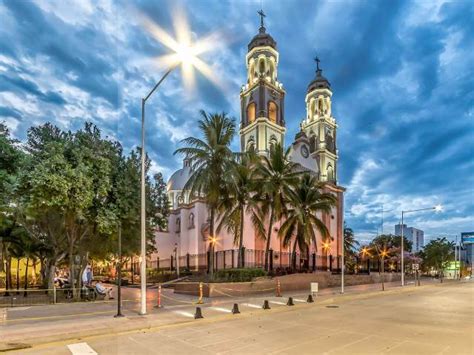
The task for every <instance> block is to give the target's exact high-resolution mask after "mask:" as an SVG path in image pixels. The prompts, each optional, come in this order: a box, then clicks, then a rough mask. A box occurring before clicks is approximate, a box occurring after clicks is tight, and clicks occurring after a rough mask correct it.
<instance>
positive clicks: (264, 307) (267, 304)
mask: <svg viewBox="0 0 474 355" xmlns="http://www.w3.org/2000/svg"><path fill="white" fill-rule="evenodd" d="M263 309H271V308H270V304H269V303H268V300H265V301H263Z"/></svg>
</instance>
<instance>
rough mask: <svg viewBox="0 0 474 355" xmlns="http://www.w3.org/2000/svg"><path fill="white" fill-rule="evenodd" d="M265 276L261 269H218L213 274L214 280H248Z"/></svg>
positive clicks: (265, 273)
mask: <svg viewBox="0 0 474 355" xmlns="http://www.w3.org/2000/svg"><path fill="white" fill-rule="evenodd" d="M262 276H267V272H266V271H265V270H262V269H227V270H218V271H217V272H216V274H215V275H214V279H213V281H214V282H249V281H252V280H253V279H254V278H256V277H262Z"/></svg>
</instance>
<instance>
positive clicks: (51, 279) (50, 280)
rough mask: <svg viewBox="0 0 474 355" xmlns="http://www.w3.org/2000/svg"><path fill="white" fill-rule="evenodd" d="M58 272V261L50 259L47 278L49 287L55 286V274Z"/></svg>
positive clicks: (50, 288)
mask: <svg viewBox="0 0 474 355" xmlns="http://www.w3.org/2000/svg"><path fill="white" fill-rule="evenodd" d="M55 273H56V262H53V261H52V260H48V262H47V266H46V280H47V282H48V289H49V290H52V289H53V288H54V276H55Z"/></svg>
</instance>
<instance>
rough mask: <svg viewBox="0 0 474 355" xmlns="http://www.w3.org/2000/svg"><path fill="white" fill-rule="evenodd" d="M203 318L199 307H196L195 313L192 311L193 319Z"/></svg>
mask: <svg viewBox="0 0 474 355" xmlns="http://www.w3.org/2000/svg"><path fill="white" fill-rule="evenodd" d="M199 318H204V317H203V316H202V312H201V307H196V313H194V319H199Z"/></svg>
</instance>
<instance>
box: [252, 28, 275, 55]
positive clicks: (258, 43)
mask: <svg viewBox="0 0 474 355" xmlns="http://www.w3.org/2000/svg"><path fill="white" fill-rule="evenodd" d="M265 46H268V47H272V48H273V49H276V41H275V40H274V39H273V37H272V36H270V35H269V34H268V33H266V32H265V27H263V26H261V27H260V29H259V31H258V34H257V35H256V36H255V37H254V38H252V40H251V41H250V43H249V45H248V50H249V52H250V51H251V50H252V49H254V48H255V47H265Z"/></svg>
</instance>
